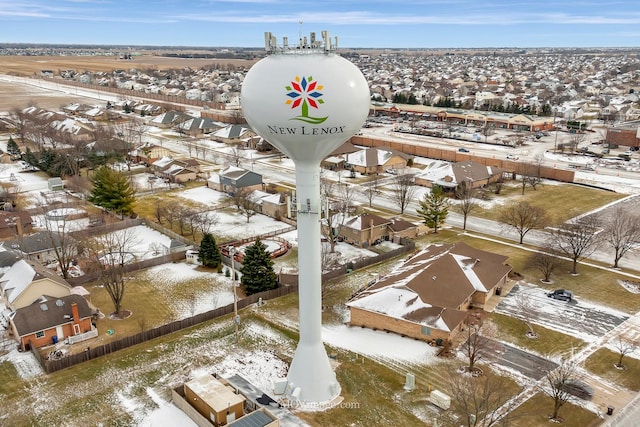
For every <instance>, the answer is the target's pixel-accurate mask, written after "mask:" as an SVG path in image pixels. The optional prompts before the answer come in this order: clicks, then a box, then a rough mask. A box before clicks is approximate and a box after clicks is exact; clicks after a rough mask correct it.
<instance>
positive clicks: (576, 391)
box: [562, 379, 593, 400]
mask: <svg viewBox="0 0 640 427" xmlns="http://www.w3.org/2000/svg"><path fill="white" fill-rule="evenodd" d="M562 389H563V390H564V391H566V392H567V393H569V394H571V395H573V396H575V397H579V398H580V399H584V400H591V399H593V388H592V387H591V386H590V385H589V384H585V383H583V382H582V381H578V380H574V379H568V380H567V381H565V383H564V384H563V385H562Z"/></svg>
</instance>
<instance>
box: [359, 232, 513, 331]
mask: <svg viewBox="0 0 640 427" xmlns="http://www.w3.org/2000/svg"><path fill="white" fill-rule="evenodd" d="M506 260H507V257H506V256H503V255H499V254H494V253H491V252H486V251H482V250H479V249H475V248H473V247H471V246H469V245H467V244H464V243H457V244H450V245H431V246H429V247H427V248H425V249H423V250H422V251H420V252H419V253H418V254H416V255H414V256H413V257H411V258H410V259H409V260H407V261H406V262H405V263H404V264H403V265H402V266H400V267H399V268H397V269H396V270H395V271H393V272H391V273H390V274H388V275H387V276H385V277H384V278H383V279H381V280H379V281H378V282H377V283H375V284H374V285H372V286H371V287H369V288H367V289H366V290H365V291H363V292H361V293H360V294H358V295H356V296H355V297H354V298H353V299H352V300H351V301H349V302H348V303H347V306H348V307H349V311H350V313H351V321H350V324H351V325H352V326H365V327H368V328H372V329H379V330H385V331H390V332H395V333H397V334H401V335H403V336H408V337H411V338H415V339H419V340H423V341H433V340H438V339H442V340H447V339H451V338H453V337H455V336H456V335H457V334H458V333H459V332H460V331H461V330H462V328H463V325H464V321H465V319H466V318H467V310H469V309H470V308H481V309H482V308H484V306H485V304H487V302H488V301H490V300H491V299H492V298H497V296H496V295H497V294H498V295H499V294H500V292H501V288H502V286H503V285H505V284H506V281H507V276H508V274H509V272H510V271H511V267H510V266H509V265H507V264H505V261H506Z"/></svg>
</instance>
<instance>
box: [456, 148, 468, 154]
mask: <svg viewBox="0 0 640 427" xmlns="http://www.w3.org/2000/svg"><path fill="white" fill-rule="evenodd" d="M458 151H459V152H461V153H468V152H469V150H467V149H466V148H458Z"/></svg>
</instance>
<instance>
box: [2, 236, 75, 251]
mask: <svg viewBox="0 0 640 427" xmlns="http://www.w3.org/2000/svg"><path fill="white" fill-rule="evenodd" d="M65 240H67V242H65V243H66V244H75V243H76V242H75V240H74V239H73V238H72V237H71V236H65ZM61 244H62V243H61V238H60V235H59V234H58V233H55V232H47V231H40V232H38V233H34V234H31V235H29V236H22V237H19V238H17V239H13V240H8V241H7V242H5V246H7V247H9V248H12V249H18V250H20V251H21V252H23V253H25V254H35V253H38V252H44V251H47V250H49V249H53V248H54V247H60V245H61Z"/></svg>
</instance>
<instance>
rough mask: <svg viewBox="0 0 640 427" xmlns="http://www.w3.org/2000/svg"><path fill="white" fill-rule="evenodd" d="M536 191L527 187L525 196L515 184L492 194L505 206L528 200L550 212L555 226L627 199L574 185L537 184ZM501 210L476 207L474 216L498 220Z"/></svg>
mask: <svg viewBox="0 0 640 427" xmlns="http://www.w3.org/2000/svg"><path fill="white" fill-rule="evenodd" d="M536 188H537V189H536V190H533V189H532V188H531V187H529V186H527V188H526V189H525V193H524V195H522V185H521V184H520V185H518V183H516V182H511V183H508V184H507V185H504V186H503V189H502V191H501V193H500V194H499V195H492V196H493V199H494V200H497V199H500V200H504V202H505V203H510V202H518V201H527V202H529V203H531V204H533V205H536V206H539V207H541V208H543V209H544V210H546V211H547V213H548V214H549V215H550V216H551V220H552V222H553V223H560V222H564V221H566V220H568V219H569V218H573V217H575V216H577V215H580V214H582V213H584V212H589V211H591V210H593V209H596V208H599V207H601V206H604V205H606V204H608V203H610V202H613V201H615V200H619V199H621V198H623V197H625V195H624V194H619V193H614V192H612V191H606V190H600V189H595V188H590V187H584V186H581V185H575V184H560V185H555V184H553V185H552V184H549V185H538V186H537V187H536ZM498 211H499V209H495V208H490V209H485V208H481V207H477V208H476V209H474V210H473V212H472V215H473V216H478V217H482V218H487V219H493V220H495V219H496V218H497V216H498Z"/></svg>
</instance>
